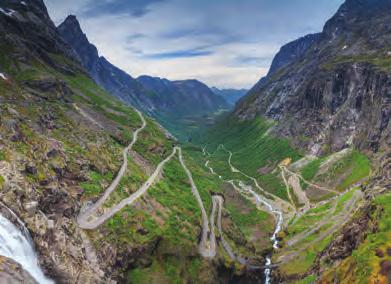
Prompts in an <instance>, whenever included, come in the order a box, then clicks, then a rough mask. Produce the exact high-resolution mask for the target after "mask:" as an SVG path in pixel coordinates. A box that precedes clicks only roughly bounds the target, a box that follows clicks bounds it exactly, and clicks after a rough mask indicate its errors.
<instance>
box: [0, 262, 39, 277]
mask: <svg viewBox="0 0 391 284" xmlns="http://www.w3.org/2000/svg"><path fill="white" fill-rule="evenodd" d="M0 279H1V282H2V283H10V284H11V283H23V284H37V282H36V281H35V280H34V278H32V277H31V275H30V274H29V273H28V272H27V271H25V270H24V269H23V268H22V267H21V266H20V264H18V263H16V262H15V261H13V260H12V259H9V258H7V257H4V256H0Z"/></svg>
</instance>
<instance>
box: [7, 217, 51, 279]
mask: <svg viewBox="0 0 391 284" xmlns="http://www.w3.org/2000/svg"><path fill="white" fill-rule="evenodd" d="M0 255H1V256H5V257H8V258H10V259H12V260H14V261H15V262H17V263H19V264H20V265H21V266H22V267H23V269H24V270H25V271H27V272H29V273H30V275H31V276H32V277H33V278H34V279H35V280H36V281H37V282H38V283H40V284H49V283H50V284H52V283H53V281H51V280H49V279H48V278H46V277H45V275H44V274H43V272H42V270H41V268H40V267H39V263H38V257H37V255H36V254H35V251H34V248H33V245H32V242H31V238H30V235H28V231H27V229H26V230H25V232H24V233H22V232H21V231H20V230H19V229H18V228H17V227H16V226H15V225H14V224H13V223H12V222H10V221H9V220H8V219H6V218H4V217H3V216H2V215H0Z"/></svg>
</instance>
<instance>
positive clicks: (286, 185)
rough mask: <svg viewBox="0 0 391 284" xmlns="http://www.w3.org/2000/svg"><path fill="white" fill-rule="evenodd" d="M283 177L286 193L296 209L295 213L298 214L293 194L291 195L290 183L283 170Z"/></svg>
mask: <svg viewBox="0 0 391 284" xmlns="http://www.w3.org/2000/svg"><path fill="white" fill-rule="evenodd" d="M281 177H282V180H283V181H284V184H285V188H286V193H287V195H288V198H289V201H290V202H291V204H292V206H294V207H295V212H296V211H297V210H296V205H295V202H294V201H293V198H292V194H291V191H290V186H289V182H288V180H287V179H286V176H285V172H284V170H281Z"/></svg>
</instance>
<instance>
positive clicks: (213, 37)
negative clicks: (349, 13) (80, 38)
mask: <svg viewBox="0 0 391 284" xmlns="http://www.w3.org/2000/svg"><path fill="white" fill-rule="evenodd" d="M45 2H46V3H47V4H48V8H49V12H50V14H51V16H52V17H54V20H55V22H56V23H59V20H61V19H64V18H65V16H66V15H67V14H68V13H73V14H76V15H77V16H78V18H79V20H80V22H81V26H82V28H83V30H84V31H85V33H86V34H87V35H88V38H89V39H90V41H91V42H93V43H94V44H95V45H96V46H97V47H98V49H99V51H100V53H101V54H102V55H104V56H105V57H106V58H108V60H110V61H111V62H112V63H113V64H115V65H117V66H118V67H120V68H122V69H124V70H125V71H127V72H129V73H130V74H131V75H132V76H139V75H141V74H150V75H153V76H159V77H167V78H169V79H186V78H196V79H200V80H203V81H204V82H206V83H208V84H210V85H213V86H215V85H216V86H218V87H246V88H249V87H251V86H252V85H253V84H255V83H256V82H257V81H258V80H259V78H260V77H261V76H263V75H265V74H266V73H267V71H268V68H269V67H270V63H271V61H272V59H273V56H274V54H275V53H276V52H277V51H278V50H279V48H280V46H281V45H283V44H285V43H287V42H289V41H291V40H294V39H296V38H298V37H300V36H303V35H305V34H307V33H313V32H318V31H320V30H321V29H322V27H323V24H324V23H325V21H326V20H327V19H328V18H329V17H330V16H331V15H332V14H333V13H334V12H335V11H336V10H337V8H338V6H339V5H340V4H341V3H342V2H343V0H317V1H316V5H314V2H313V0H295V1H292V0H279V1H270V0H241V1H238V0H214V1H210V0H131V1H130V0H67V1H64V0H45Z"/></svg>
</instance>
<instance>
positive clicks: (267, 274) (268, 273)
mask: <svg viewBox="0 0 391 284" xmlns="http://www.w3.org/2000/svg"><path fill="white" fill-rule="evenodd" d="M220 147H223V148H224V149H225V147H224V145H222V144H221V145H219V147H218V148H217V150H218V149H220ZM202 150H203V154H204V156H206V151H205V148H203V149H202ZM225 151H227V152H228V153H229V158H228V164H229V165H230V167H231V171H232V172H233V173H241V174H242V175H244V176H246V177H247V178H250V179H252V180H253V181H254V182H255V184H256V185H257V181H256V179H255V178H252V177H250V176H248V175H246V174H245V173H243V172H241V171H240V170H238V169H236V168H235V167H234V166H233V165H232V164H231V158H232V155H233V154H232V152H231V151H228V150H227V149H225ZM205 167H207V168H208V169H209V170H210V172H211V173H212V174H215V175H217V174H216V173H215V172H214V170H213V168H212V167H210V166H209V161H207V162H206V163H205ZM219 178H220V179H221V176H219ZM228 182H229V183H230V184H232V186H234V187H235V183H234V181H233V180H230V181H228ZM239 187H240V188H241V190H242V191H244V192H247V193H249V194H251V195H252V196H253V197H254V198H255V200H256V203H257V205H260V204H263V205H264V206H265V207H266V208H267V209H268V210H269V211H270V212H272V213H273V214H274V216H275V217H276V219H277V224H276V229H275V230H274V233H273V235H272V237H271V238H270V239H271V241H272V242H273V248H274V249H278V243H279V241H278V238H277V235H278V233H279V232H280V231H281V229H282V224H283V223H284V217H283V215H282V212H281V211H279V210H276V209H274V208H273V206H272V205H271V204H270V203H268V202H267V201H266V200H264V199H263V198H262V197H261V196H260V195H259V194H258V193H256V192H255V191H254V190H253V189H252V187H251V186H247V185H245V184H244V182H243V181H239ZM271 264H272V257H271V255H269V256H267V257H266V263H265V266H266V268H265V270H264V273H265V284H270V283H271V268H270V266H271Z"/></svg>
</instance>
